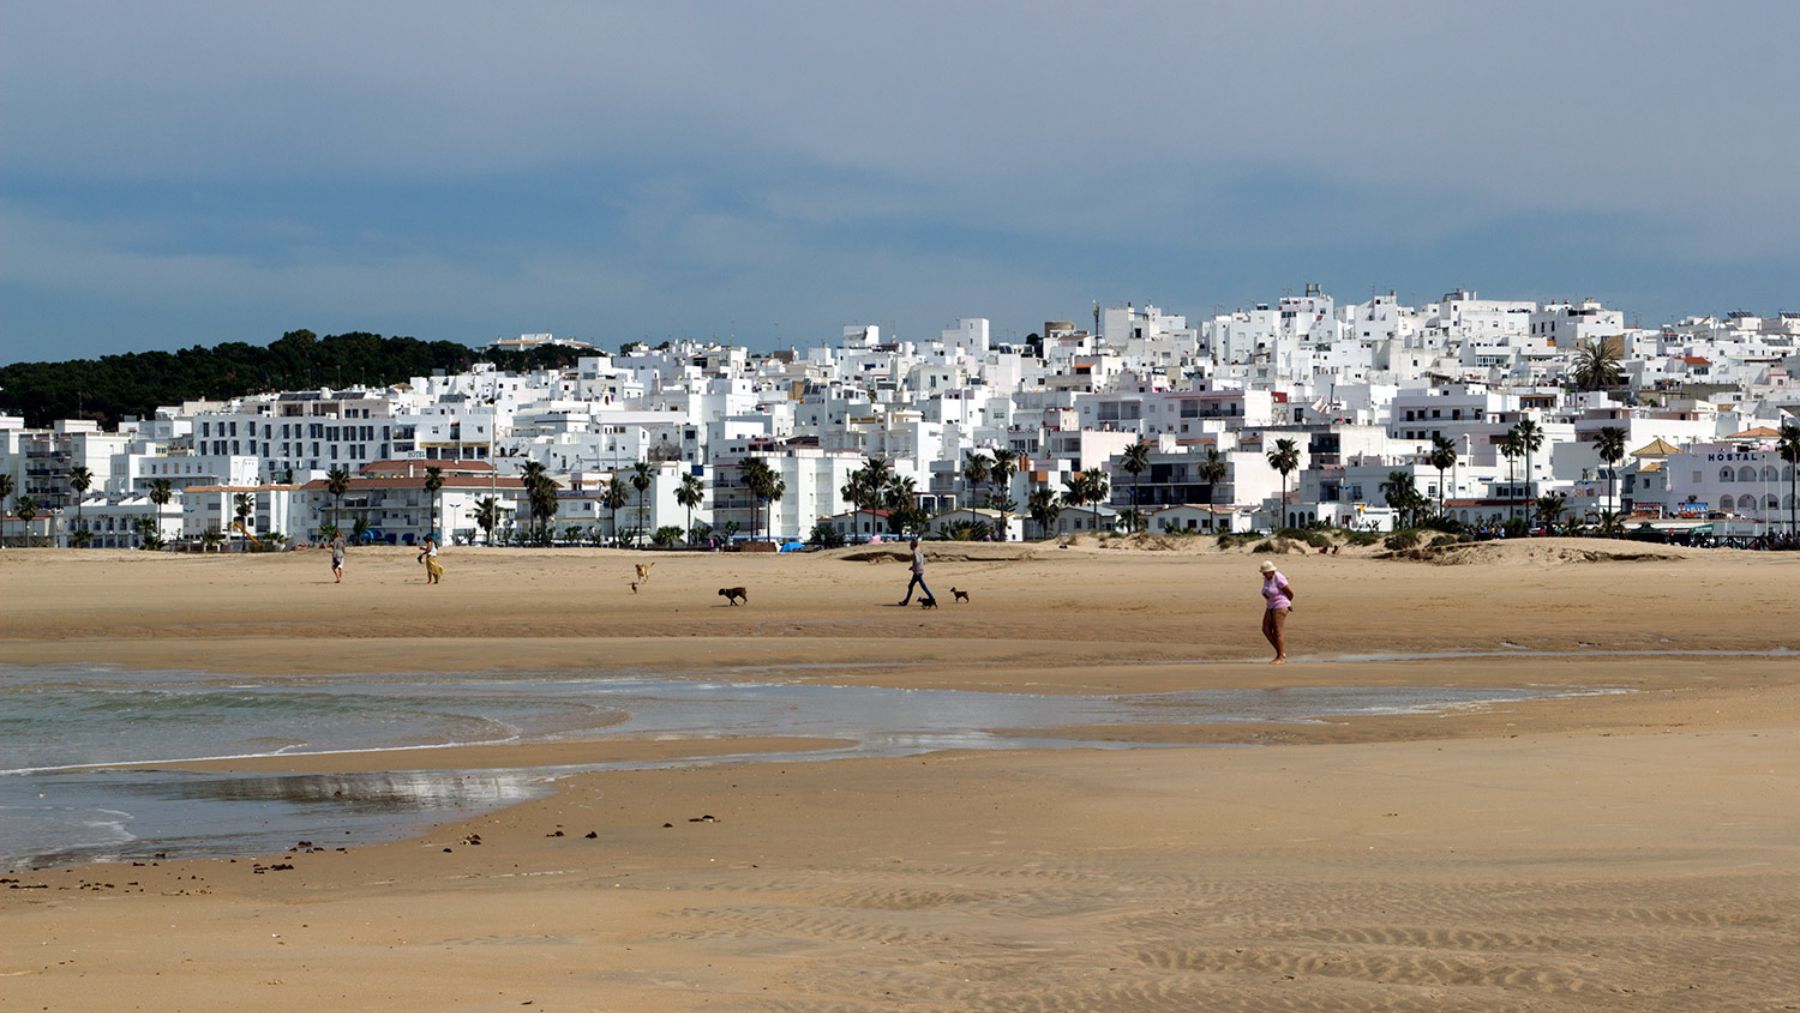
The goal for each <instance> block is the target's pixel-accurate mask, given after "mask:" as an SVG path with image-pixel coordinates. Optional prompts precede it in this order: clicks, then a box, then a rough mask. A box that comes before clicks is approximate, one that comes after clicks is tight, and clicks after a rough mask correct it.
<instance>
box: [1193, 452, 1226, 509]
mask: <svg viewBox="0 0 1800 1013" xmlns="http://www.w3.org/2000/svg"><path fill="white" fill-rule="evenodd" d="M1194 470H1195V471H1196V472H1198V473H1199V475H1200V478H1201V479H1202V480H1203V481H1205V482H1206V502H1207V503H1208V504H1210V505H1215V506H1216V505H1217V504H1218V502H1219V483H1220V482H1223V481H1225V476H1226V474H1227V473H1229V472H1230V470H1231V469H1230V468H1229V467H1228V466H1227V465H1226V463H1225V457H1224V455H1222V454H1220V453H1219V451H1218V448H1216V447H1208V448H1206V458H1205V459H1204V460H1202V461H1201V462H1200V463H1199V464H1198V465H1197V466H1196V467H1195V469H1194Z"/></svg>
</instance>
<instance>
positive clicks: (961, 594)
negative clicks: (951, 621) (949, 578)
mask: <svg viewBox="0 0 1800 1013" xmlns="http://www.w3.org/2000/svg"><path fill="white" fill-rule="evenodd" d="M950 593H951V594H953V595H955V596H956V600H957V601H959V602H963V603H964V604H967V603H968V600H969V592H967V591H958V590H957V589H956V588H951V589H950Z"/></svg>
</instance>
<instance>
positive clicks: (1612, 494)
mask: <svg viewBox="0 0 1800 1013" xmlns="http://www.w3.org/2000/svg"><path fill="white" fill-rule="evenodd" d="M1594 453H1596V454H1599V455H1600V460H1602V461H1605V462H1606V509H1607V511H1608V512H1609V513H1610V512H1611V511H1612V510H1613V504H1615V503H1616V502H1618V499H1617V496H1618V492H1617V490H1618V481H1619V462H1620V461H1623V460H1624V459H1625V429H1624V427H1622V426H1605V427H1602V428H1601V430H1600V432H1599V434H1598V435H1597V436H1595V437H1594Z"/></svg>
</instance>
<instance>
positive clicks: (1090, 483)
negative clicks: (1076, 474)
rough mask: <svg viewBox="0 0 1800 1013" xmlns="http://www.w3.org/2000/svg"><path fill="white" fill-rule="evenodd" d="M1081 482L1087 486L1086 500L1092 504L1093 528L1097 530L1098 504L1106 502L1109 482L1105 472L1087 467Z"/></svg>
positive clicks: (1098, 522) (1098, 519) (1098, 524)
mask: <svg viewBox="0 0 1800 1013" xmlns="http://www.w3.org/2000/svg"><path fill="white" fill-rule="evenodd" d="M1082 483H1083V484H1084V485H1086V486H1087V501H1088V502H1089V503H1091V504H1093V506H1094V529H1095V530H1099V528H1100V505H1101V504H1103V503H1105V502H1106V496H1107V493H1108V491H1109V489H1108V486H1109V485H1110V484H1111V483H1110V482H1109V481H1108V480H1107V477H1106V472H1104V471H1101V470H1100V469H1099V468H1089V469H1088V471H1087V474H1086V475H1085V476H1083V478H1082Z"/></svg>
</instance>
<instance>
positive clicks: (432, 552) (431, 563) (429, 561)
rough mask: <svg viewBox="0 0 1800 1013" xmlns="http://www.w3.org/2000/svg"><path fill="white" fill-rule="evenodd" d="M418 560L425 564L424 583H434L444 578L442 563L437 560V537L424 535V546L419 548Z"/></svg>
mask: <svg viewBox="0 0 1800 1013" xmlns="http://www.w3.org/2000/svg"><path fill="white" fill-rule="evenodd" d="M419 562H421V563H424V564H425V583H427V584H436V583H438V582H439V581H441V580H443V579H444V564H442V563H440V562H438V547H437V539H435V538H433V537H431V536H430V535H426V536H425V547H424V548H423V549H420V550H419Z"/></svg>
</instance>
